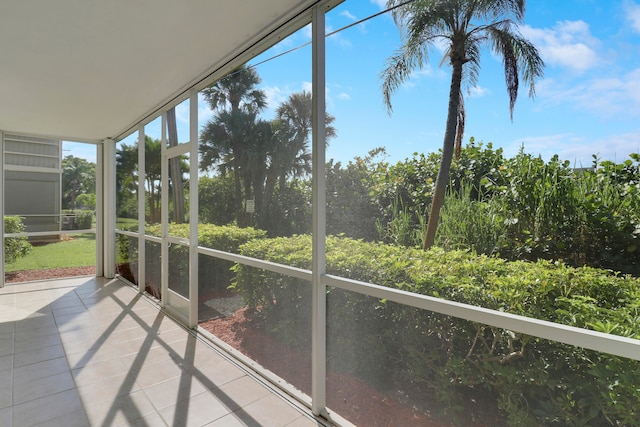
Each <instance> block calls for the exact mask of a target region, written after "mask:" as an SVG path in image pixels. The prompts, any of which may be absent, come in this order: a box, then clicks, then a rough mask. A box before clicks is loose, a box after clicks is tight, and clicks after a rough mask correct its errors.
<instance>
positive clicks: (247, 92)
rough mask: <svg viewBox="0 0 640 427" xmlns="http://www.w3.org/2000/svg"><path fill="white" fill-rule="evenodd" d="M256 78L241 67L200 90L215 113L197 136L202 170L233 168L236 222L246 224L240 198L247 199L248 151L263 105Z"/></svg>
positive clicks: (248, 177) (248, 184)
mask: <svg viewBox="0 0 640 427" xmlns="http://www.w3.org/2000/svg"><path fill="white" fill-rule="evenodd" d="M259 83H260V77H259V76H258V73H257V72H256V71H255V69H253V68H247V67H245V66H242V67H240V68H239V69H238V70H236V71H234V72H232V73H231V74H229V75H228V76H226V77H224V78H222V79H220V80H218V81H217V82H216V83H215V84H214V85H213V86H211V87H209V88H207V89H204V90H203V92H202V93H203V95H204V97H205V99H206V100H207V101H208V102H209V105H210V107H211V109H212V110H214V111H215V112H216V114H215V116H214V117H213V118H212V119H211V120H210V121H209V122H208V123H207V124H206V125H205V128H204V129H203V132H202V134H201V136H200V139H201V146H200V153H201V155H202V166H201V167H202V169H204V170H207V169H211V168H212V167H214V165H217V167H218V169H219V170H222V171H227V170H231V171H233V178H234V189H235V199H236V212H237V219H238V225H241V226H243V225H248V221H249V218H248V217H247V215H245V214H244V213H243V212H242V199H243V192H242V186H243V184H244V198H245V199H250V198H251V182H252V179H251V175H250V173H251V171H250V169H249V168H248V167H247V164H246V161H247V159H248V155H249V153H248V150H249V149H250V145H251V144H252V143H253V142H254V141H252V137H253V134H254V132H253V131H254V128H255V126H256V122H257V115H258V113H259V112H260V111H261V110H262V109H263V108H264V107H265V106H266V96H265V94H264V92H263V91H261V90H258V89H255V87H256V86H257V85H258V84H259Z"/></svg>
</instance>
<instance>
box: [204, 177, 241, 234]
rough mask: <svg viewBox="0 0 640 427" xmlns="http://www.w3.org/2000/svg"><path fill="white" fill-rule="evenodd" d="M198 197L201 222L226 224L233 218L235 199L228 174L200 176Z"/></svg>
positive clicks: (231, 181)
mask: <svg viewBox="0 0 640 427" xmlns="http://www.w3.org/2000/svg"><path fill="white" fill-rule="evenodd" d="M198 198H199V201H198V203H199V212H198V215H199V221H200V222H201V223H204V224H215V225H226V224H230V223H231V222H233V220H234V219H235V213H236V212H235V206H236V205H237V200H236V199H235V194H234V189H233V179H232V178H231V177H230V176H214V177H208V176H203V177H200V180H199V182H198Z"/></svg>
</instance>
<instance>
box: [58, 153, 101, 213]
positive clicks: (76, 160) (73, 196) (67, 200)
mask: <svg viewBox="0 0 640 427" xmlns="http://www.w3.org/2000/svg"><path fill="white" fill-rule="evenodd" d="M95 192H96V165H95V163H92V162H89V161H88V160H86V159H82V158H80V157H75V156H72V155H69V156H65V157H64V159H62V208H63V209H73V208H75V207H76V200H77V198H78V196H80V195H82V194H95Z"/></svg>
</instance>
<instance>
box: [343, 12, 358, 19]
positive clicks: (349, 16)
mask: <svg viewBox="0 0 640 427" xmlns="http://www.w3.org/2000/svg"><path fill="white" fill-rule="evenodd" d="M340 16H344V17H345V18H347V19H349V20H351V21H355V20H356V19H357V18H356V17H355V16H354V15H353V14H352V13H351V12H349V11H348V10H343V11H342V12H340Z"/></svg>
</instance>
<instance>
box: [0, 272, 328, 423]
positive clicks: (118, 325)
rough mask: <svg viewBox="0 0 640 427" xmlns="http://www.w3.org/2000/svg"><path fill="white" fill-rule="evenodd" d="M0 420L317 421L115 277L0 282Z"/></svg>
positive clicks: (45, 421)
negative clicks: (5, 283)
mask: <svg viewBox="0 0 640 427" xmlns="http://www.w3.org/2000/svg"><path fill="white" fill-rule="evenodd" d="M0 425H1V426H7V427H9V426H13V427H28V426H62V427H73V426H83V427H84V426H104V427H106V426H121V425H127V426H129V425H135V426H149V427H155V426H210V427H219V426H229V427H235V426H274V427H285V426H287V427H312V426H319V425H323V424H320V423H319V422H318V421H317V420H315V419H314V418H313V417H312V416H311V415H310V414H309V413H308V411H306V410H305V408H302V407H300V406H298V405H296V404H294V403H292V402H291V401H289V400H288V399H286V398H285V397H284V396H283V395H282V394H281V393H279V392H278V391H277V390H275V389H272V388H271V387H269V386H268V385H267V384H265V383H264V382H263V381H261V380H260V379H259V378H257V377H256V376H255V375H252V374H251V372H250V371H248V370H246V369H244V368H243V367H242V366H240V365H239V364H237V363H236V362H234V361H233V360H232V359H230V358H229V357H227V356H226V355H225V354H224V353H223V352H221V351H220V350H218V349H216V348H215V347H214V346H213V345H211V344H210V343H209V342H207V341H206V340H203V339H201V338H198V337H197V336H195V335H194V334H192V333H191V332H190V331H188V330H186V329H184V328H183V327H181V326H180V325H179V324H178V323H176V322H175V321H174V320H173V319H171V318H170V317H168V316H166V315H165V314H163V313H162V312H161V311H160V310H159V308H158V306H157V305H155V304H154V303H153V302H152V301H151V300H149V299H147V298H146V297H144V296H142V295H140V294H139V293H138V292H136V290H135V289H134V288H132V287H130V286H127V285H125V284H123V283H122V282H121V281H119V280H117V279H115V280H108V279H103V278H93V277H84V278H72V279H62V280H54V281H42V282H30V283H21V284H8V285H6V286H5V287H4V288H0Z"/></svg>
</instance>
